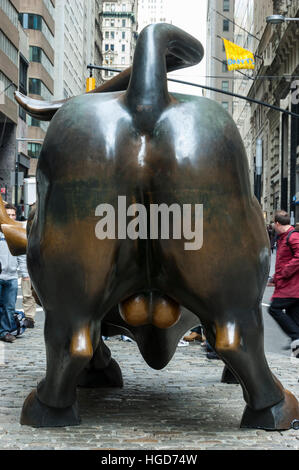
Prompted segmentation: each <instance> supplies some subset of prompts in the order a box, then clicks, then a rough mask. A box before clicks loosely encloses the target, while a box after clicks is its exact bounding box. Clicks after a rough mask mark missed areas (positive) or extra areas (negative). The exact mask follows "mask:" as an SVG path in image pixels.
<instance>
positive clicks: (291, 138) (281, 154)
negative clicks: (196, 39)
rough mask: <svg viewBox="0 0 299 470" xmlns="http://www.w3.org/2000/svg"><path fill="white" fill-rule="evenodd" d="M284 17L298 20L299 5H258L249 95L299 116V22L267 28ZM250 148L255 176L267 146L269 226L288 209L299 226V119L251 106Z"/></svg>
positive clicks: (264, 186)
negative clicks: (269, 18)
mask: <svg viewBox="0 0 299 470" xmlns="http://www.w3.org/2000/svg"><path fill="white" fill-rule="evenodd" d="M272 14H280V15H284V16H285V17H289V18H292V17H293V18H295V17H297V18H298V17H299V1H298V0H293V1H292V2H290V1H288V0H267V1H266V0H265V1H263V2H259V1H256V0H255V1H254V34H255V36H257V37H258V38H259V40H258V41H257V42H256V44H257V45H256V49H255V55H256V57H257V58H258V60H256V67H255V74H254V78H255V80H254V81H252V82H251V85H250V87H249V90H248V96H249V97H252V98H256V99H259V100H261V101H264V102H267V103H269V104H272V105H276V106H278V107H280V108H282V109H284V110H286V111H291V112H294V113H296V114H299V104H298V103H299V82H298V78H299V47H298V44H299V23H298V22H287V21H285V22H284V23H282V24H280V25H271V24H267V23H266V17H267V16H269V15H272ZM250 124H251V143H250V144H249V145H248V142H247V153H248V155H249V158H250V161H251V167H252V170H253V172H254V171H255V173H256V148H257V143H258V141H259V142H260V144H261V146H262V174H261V184H260V186H261V187H260V188H259V191H258V192H259V193H260V194H261V198H260V202H261V206H262V209H263V211H264V215H265V219H266V220H267V222H270V221H271V220H273V215H274V212H275V211H276V210H277V209H283V210H286V211H288V212H289V213H290V214H291V222H292V223H295V222H299V119H298V118H295V117H291V116H290V115H288V114H286V113H281V112H279V111H276V110H274V109H269V108H266V107H264V106H261V105H257V104H252V105H251V106H250Z"/></svg>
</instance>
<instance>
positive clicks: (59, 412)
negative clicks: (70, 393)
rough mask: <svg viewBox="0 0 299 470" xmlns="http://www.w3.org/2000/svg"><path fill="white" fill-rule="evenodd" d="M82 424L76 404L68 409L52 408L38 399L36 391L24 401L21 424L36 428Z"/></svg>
mask: <svg viewBox="0 0 299 470" xmlns="http://www.w3.org/2000/svg"><path fill="white" fill-rule="evenodd" d="M80 422H81V420H80V418H79V415H78V408H77V404H76V403H75V404H74V405H72V406H69V407H68V408H52V407H50V406H47V405H45V404H44V403H42V402H41V401H40V400H39V399H38V397H37V393H36V390H33V391H32V392H31V393H30V394H29V395H28V397H27V398H26V400H25V401H24V405H23V409H22V414H21V420H20V423H21V424H25V425H27V426H33V427H35V428H41V427H60V426H75V425H78V424H80Z"/></svg>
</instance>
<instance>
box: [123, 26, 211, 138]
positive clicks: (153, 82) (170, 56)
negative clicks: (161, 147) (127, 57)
mask: <svg viewBox="0 0 299 470" xmlns="http://www.w3.org/2000/svg"><path fill="white" fill-rule="evenodd" d="M202 57H203V47H202V45H201V43H200V42H199V41H198V40H197V39H195V38H194V37H193V36H190V34H188V33H186V32H184V31H182V30H181V29H179V28H177V27H176V26H173V25H170V24H166V23H157V24H152V25H149V26H147V27H146V28H144V29H143V30H142V31H141V33H140V35H139V37H138V41H137V45H136V49H135V55H134V61H133V66H132V72H131V79H130V83H129V86H128V89H127V92H126V104H127V106H128V108H129V109H130V111H131V113H132V114H133V116H134V118H135V125H136V127H137V128H138V129H140V131H143V132H151V130H152V129H153V127H154V125H155V123H156V122H157V119H158V118H159V116H160V115H161V113H162V111H163V110H164V109H165V108H166V106H167V105H168V104H169V103H170V96H169V94H168V89H167V75H166V74H167V71H171V70H177V69H180V68H184V67H189V66H191V65H195V64H197V63H198V62H200V61H201V59H202Z"/></svg>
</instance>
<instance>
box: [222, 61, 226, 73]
mask: <svg viewBox="0 0 299 470" xmlns="http://www.w3.org/2000/svg"><path fill="white" fill-rule="evenodd" d="M222 72H227V62H226V60H223V61H222Z"/></svg>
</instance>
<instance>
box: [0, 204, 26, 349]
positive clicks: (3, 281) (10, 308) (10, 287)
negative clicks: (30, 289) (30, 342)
mask: <svg viewBox="0 0 299 470" xmlns="http://www.w3.org/2000/svg"><path fill="white" fill-rule="evenodd" d="M5 209H6V212H7V214H8V216H9V217H10V218H11V219H13V220H15V219H16V208H15V207H14V206H13V205H11V204H6V206H5ZM0 263H1V265H2V272H1V274H0V339H1V340H2V341H5V342H7V343H12V342H13V341H15V336H14V335H12V334H11V331H13V329H14V328H13V326H14V314H15V309H16V301H17V293H18V268H19V269H20V271H21V275H22V276H24V275H26V273H25V272H24V269H23V268H24V263H23V260H22V259H21V256H12V254H11V253H10V251H9V248H8V245H7V242H6V240H5V236H4V235H3V233H2V232H0Z"/></svg>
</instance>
